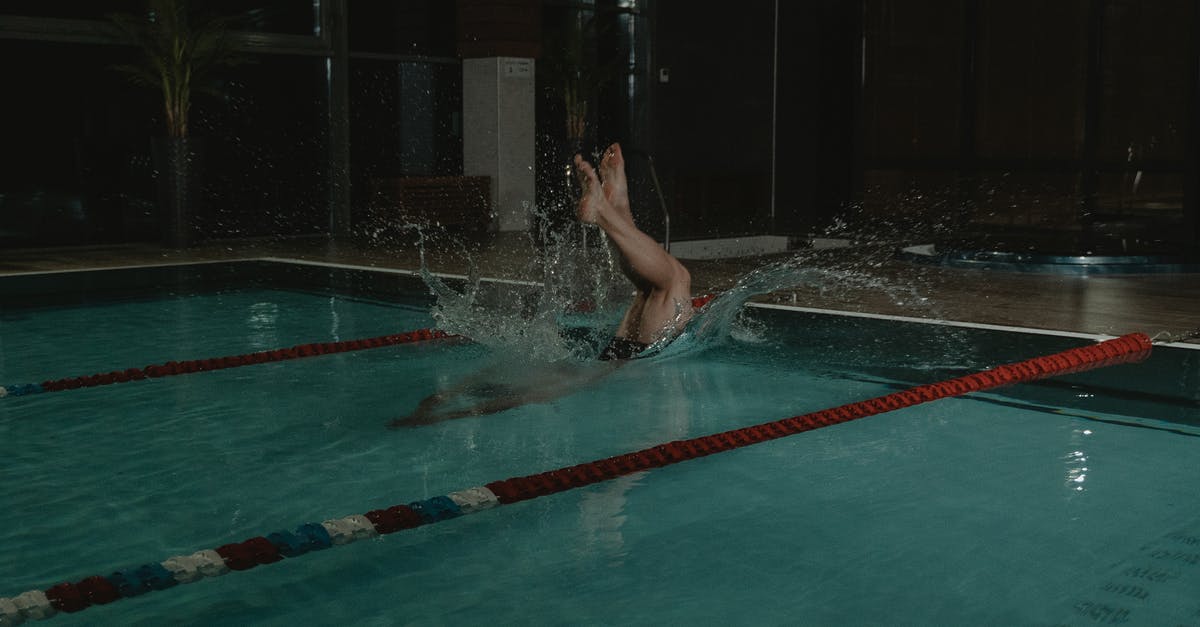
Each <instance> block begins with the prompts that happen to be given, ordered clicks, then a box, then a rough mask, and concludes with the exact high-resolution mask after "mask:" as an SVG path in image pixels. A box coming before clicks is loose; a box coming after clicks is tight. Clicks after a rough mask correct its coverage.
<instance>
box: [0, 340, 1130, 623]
mask: <svg viewBox="0 0 1200 627" xmlns="http://www.w3.org/2000/svg"><path fill="white" fill-rule="evenodd" d="M1151 348H1152V344H1151V341H1150V338H1149V337H1147V336H1146V335H1144V334H1141V333H1134V334H1131V335H1125V336H1122V337H1119V338H1115V339H1112V340H1107V341H1105V342H1101V343H1099V344H1093V345H1090V346H1083V347H1078V348H1072V349H1069V350H1066V351H1063V352H1061V353H1055V354H1053V355H1047V356H1044V357H1036V358H1034V359H1029V360H1026V361H1022V362H1018V363H1015V364H1008V365H1002V366H997V367H995V368H992V369H990V370H985V371H983V372H978V373H975V374H970V375H966V376H963V377H958V378H955V379H949V380H946V381H942V382H939V383H931V384H928V385H919V386H916V387H913V388H909V389H906V390H902V391H900V392H893V393H891V394H887V395H885V396H880V397H876V398H872V399H869V400H865V401H859V402H856V403H850V404H847V405H842V406H840V407H834V408H832V409H826V410H822V411H818V412H814V413H811V414H803V415H799V416H793V417H791V418H784V419H782V420H777V421H774V422H768V423H764V424H761V425H755V426H751V427H742V428H740V429H733V430H731V431H725V432H722V433H716V434H713V435H706V436H702V437H697V438H691V439H688V440H676V441H674V442H668V443H666V444H660V445H658V446H654V447H651V448H647V449H642V450H640V451H635V452H632V453H626V454H624V455H617V456H616V457H609V458H607V459H601V460H597V461H593V462H587V463H583V464H578V465H575V466H567V467H565V468H559V469H557V470H550V471H546V472H542V473H538V474H534V475H529V476H525V477H513V478H510V479H504V480H502V481H493V482H492V483H489V484H487V485H483V486H478V487H474V488H468V489H466V490H460V491H458V492H451V493H450V494H447V495H444V496H435V497H433V498H430V499H426V500H424V501H415V502H412V503H408V504H407V505H393V506H391V507H388V508H385V509H376V510H371V511H369V512H367V513H366V514H361V515H353V516H347V517H345V518H339V519H334V520H327V521H325V522H322V523H311V522H310V523H304V524H302V525H300V526H299V527H297V528H296V529H295V530H292V531H276V532H273V533H269V534H266V535H265V536H256V537H253V538H250V539H248V540H244V541H242V542H237V543H233V544H226V545H223V546H220V547H217V548H216V549H210V550H203V551H197V552H196V553H192V554H190V555H177V556H174V557H169V558H167V559H165V560H163V561H161V562H157V563H150V564H143V565H141V566H136V567H133V568H126V569H123V570H117V571H114V572H112V573H111V574H109V575H93V576H90V577H85V578H83V579H81V580H79V581H75V582H64V583H60V584H58V585H55V586H52V587H50V588H48V589H46V590H30V591H28V592H23V593H21V594H18V595H16V596H14V597H11V598H0V626H3V627H7V626H8V625H18V624H20V623H22V622H24V621H26V620H29V619H42V618H50V617H51V616H54V615H55V614H57V613H58V612H78V611H81V610H84V609H87V608H88V607H91V606H93V605H105V604H108V603H112V602H113V601H117V600H119V599H123V598H129V597H135V596H139V595H142V594H145V593H147V592H151V591H155V590H165V589H167V588H172V587H175V586H177V585H179V584H183V583H193V582H196V581H200V580H202V579H204V578H206V577H218V576H220V575H224V574H226V573H228V572H229V571H231V570H250V569H252V568H255V567H256V566H260V565H263V564H273V563H275V562H278V561H280V560H282V559H285V558H293V557H298V556H300V555H304V554H306V553H310V552H313V551H320V550H323V549H327V548H329V547H331V546H338V545H342V544H348V543H350V542H354V541H356V540H362V539H365V538H372V537H375V536H378V535H381V534H388V533H394V532H397V531H400V530H403V529H412V528H414V527H419V526H421V525H427V524H431V523H435V522H441V521H443V520H449V519H451V518H457V517H459V516H462V515H464V514H472V513H475V512H479V511H483V510H485V509H489V508H491V507H495V506H497V505H508V504H510V503H517V502H520V501H524V500H528V499H532V498H537V497H539V496H546V495H549V494H555V493H557V492H563V491H566V490H570V489H572V488H578V487H582V486H586V485H590V484H593V483H598V482H601V481H607V480H609V479H614V478H616V477H620V476H623V475H628V474H632V473H635V472H641V471H644V470H649V469H651V468H659V467H662V466H667V465H670V464H676V463H679V462H682V461H686V460H689V459H695V458H697V457H704V456H706V455H712V454H713V453H720V452H724V451H728V450H732V449H735V448H741V447H743V446H749V445H751V444H757V443H759V442H765V441H767V440H774V439H777V438H782V437H785V436H788V435H793V434H796V433H801V432H804V431H811V430H814V429H819V428H821V427H827V426H830V425H835V424H840V423H843V422H849V421H851V420H857V419H859V418H865V417H867V416H872V415H875V414H881V413H884V412H888V411H893V410H896V409H901V408H903V407H910V406H912V405H917V404H920V403H925V402H929V401H934V400H938V399H942V398H947V397H953V396H959V395H962V394H967V393H970V392H979V391H983V390H988V389H992V388H997V387H1001V386H1004V385H1011V384H1014V383H1023V382H1027V381H1034V380H1037V379H1043V378H1046V377H1052V376H1057V375H1062V374H1068V373H1072V372H1082V371H1085V370H1091V369H1094V368H1101V367H1104V366H1111V365H1115V364H1123V363H1130V362H1135V361H1141V360H1143V359H1145V358H1146V357H1147V356H1149V354H1150V351H1151Z"/></svg>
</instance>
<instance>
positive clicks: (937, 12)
mask: <svg viewBox="0 0 1200 627" xmlns="http://www.w3.org/2000/svg"><path fill="white" fill-rule="evenodd" d="M962 4H963V3H962V2H957V1H951V0H942V1H939V2H923V3H912V2H897V1H894V0H868V1H867V2H866V3H865V11H866V13H865V16H864V20H865V21H864V24H863V29H864V33H863V34H864V40H865V41H864V52H865V54H866V60H865V66H864V67H865V69H866V75H865V76H864V77H863V113H862V115H863V121H862V124H863V130H864V144H865V145H864V150H865V152H866V156H867V158H868V159H870V158H895V157H952V156H956V155H957V154H958V152H959V143H960V142H959V118H960V117H961V116H960V110H961V107H962V104H961V103H962V63H961V59H962V50H963V28H962V27H963V19H964V18H963V8H962Z"/></svg>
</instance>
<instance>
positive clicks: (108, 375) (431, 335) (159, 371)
mask: <svg viewBox="0 0 1200 627" xmlns="http://www.w3.org/2000/svg"><path fill="white" fill-rule="evenodd" d="M451 337H457V336H455V335H451V334H449V333H446V332H445V331H442V330H440V329H417V330H416V331H408V332H405V333H393V334H391V335H381V336H379V337H370V338H366V339H361V340H345V341H341V342H316V343H311V344H297V345H295V346H292V347H290V348H277V349H274V350H266V351H258V352H255V353H246V354H243V355H230V356H227V357H213V358H209V359H189V360H186V361H168V362H166V363H163V364H154V365H151V366H145V367H143V368H127V369H125V370H113V371H112V372H104V373H100V374H93V375H87V376H81V377H67V378H63V379H52V380H49V381H43V382H41V383H23V384H17V385H6V386H0V398H3V397H6V396H28V395H30V394H41V393H43V392H61V391H63V390H76V389H79V388H90V387H96V386H100V385H110V384H113V383H126V382H128V381H141V380H143V379H157V378H160V377H170V376H174V375H180V374H191V373H194V372H208V371H210V370H224V369H226V368H238V367H240V366H251V365H254V364H264V363H268V362H273V361H285V360H288V359H303V358H305V357H316V356H318V355H330V354H333V353H346V352H350V351H358V350H364V349H368V348H382V347H384V346H395V345H397V344H412V343H415V342H425V341H429V340H440V339H445V338H451Z"/></svg>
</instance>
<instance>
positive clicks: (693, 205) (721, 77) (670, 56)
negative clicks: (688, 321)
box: [649, 0, 774, 237]
mask: <svg viewBox="0 0 1200 627" xmlns="http://www.w3.org/2000/svg"><path fill="white" fill-rule="evenodd" d="M773 23H774V5H773V4H772V3H770V2H749V3H742V4H740V5H737V7H736V8H734V7H731V6H729V5H713V4H711V3H702V4H699V5H698V4H697V3H695V2H687V1H685V0H662V1H659V2H656V3H655V4H654V26H653V38H654V39H653V42H654V52H653V55H652V58H653V66H652V67H651V68H649V69H650V70H651V71H653V73H654V75H655V76H657V74H658V72H659V71H661V70H665V71H667V72H668V73H669V81H668V82H659V81H655V82H653V83H652V85H653V91H652V94H651V98H652V100H653V103H654V115H653V124H654V128H653V140H652V146H653V153H654V155H655V157H656V159H657V161H658V164H659V167H660V170H661V172H660V175H661V176H662V177H663V179H664V180H663V186H664V188H665V189H666V190H667V192H668V199H669V200H670V202H671V207H670V209H671V216H672V227H673V228H675V230H676V232H677V233H678V234H679V236H684V237H686V236H689V235H690V236H701V235H712V234H715V233H717V232H721V233H726V234H731V235H732V234H737V233H750V232H755V231H759V232H761V231H762V230H764V229H766V228H769V220H770V216H769V210H770V186H771V124H772V121H771V116H772V102H771V97H772V65H773V57H774V51H773V48H774V44H773V41H774V39H773V38H774V24H773Z"/></svg>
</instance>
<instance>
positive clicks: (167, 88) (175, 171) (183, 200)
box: [109, 0, 241, 248]
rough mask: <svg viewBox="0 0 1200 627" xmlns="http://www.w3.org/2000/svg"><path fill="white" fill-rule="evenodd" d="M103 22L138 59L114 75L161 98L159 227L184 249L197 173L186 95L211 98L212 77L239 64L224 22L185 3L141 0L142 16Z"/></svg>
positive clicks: (169, 240)
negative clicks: (143, 3)
mask: <svg viewBox="0 0 1200 627" xmlns="http://www.w3.org/2000/svg"><path fill="white" fill-rule="evenodd" d="M109 21H110V23H111V24H112V25H113V26H114V27H115V28H116V30H117V31H118V32H119V33H120V35H121V37H122V38H123V39H125V40H126V41H127V42H128V43H129V44H131V45H133V46H135V47H136V48H137V49H138V50H139V52H140V59H139V60H138V62H136V63H130V64H126V65H118V66H114V67H113V69H114V70H116V71H118V72H120V73H122V74H124V75H126V76H127V77H128V78H129V80H130V81H132V82H133V83H134V84H137V85H141V86H145V87H149V88H153V89H155V90H157V91H158V92H159V93H160V94H161V96H162V100H163V114H164V120H165V126H166V128H165V129H164V130H165V131H166V136H164V137H156V138H154V139H153V142H152V149H153V153H154V160H155V169H156V170H157V171H158V189H159V199H158V206H159V207H158V208H159V222H160V224H161V226H162V232H163V243H164V245H166V246H168V247H171V248H184V247H187V246H189V245H191V243H192V241H193V232H192V229H193V224H192V216H193V213H194V212H195V211H196V207H195V206H194V205H195V202H196V199H197V198H198V193H197V192H198V190H197V186H198V178H199V171H200V149H199V145H198V142H197V141H196V140H194V139H193V138H192V137H191V136H190V134H189V132H188V122H189V115H190V112H191V106H192V95H193V93H196V92H213V91H215V89H214V86H213V83H212V79H213V76H214V73H215V71H216V70H218V69H219V68H221V67H224V66H230V65H234V64H236V63H238V62H240V61H241V59H240V58H239V57H238V56H237V55H236V53H235V51H234V49H233V46H232V45H231V41H230V37H229V34H230V31H229V22H230V20H229V18H225V17H215V16H203V15H200V14H198V13H195V12H193V11H191V10H190V7H189V6H188V2H187V0H147V2H146V11H145V13H144V14H141V15H133V14H113V15H110V16H109Z"/></svg>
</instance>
